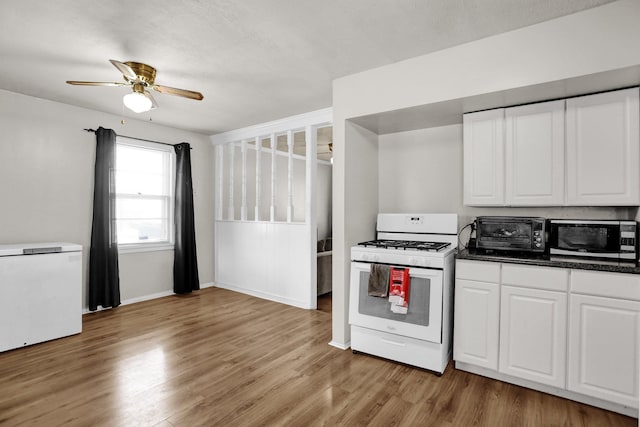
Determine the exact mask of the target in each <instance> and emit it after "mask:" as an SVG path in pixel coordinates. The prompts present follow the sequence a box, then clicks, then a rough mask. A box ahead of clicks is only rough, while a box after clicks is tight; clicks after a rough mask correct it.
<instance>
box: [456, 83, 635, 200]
mask: <svg viewBox="0 0 640 427" xmlns="http://www.w3.org/2000/svg"><path fill="white" fill-rule="evenodd" d="M639 93H640V91H639V89H638V88H633V89H624V90H618V91H613V92H606V93H600V94H596V95H588V96H581V97H576V98H569V99H566V100H559V101H551V102H541V103H537V104H530V105H523V106H520V107H511V108H498V109H495V110H487V111H481V112H478V113H468V114H465V115H464V118H463V122H464V143H463V147H464V148H463V151H464V198H463V202H464V204H465V205H471V206H639V205H640V112H639V107H638V103H639Z"/></svg>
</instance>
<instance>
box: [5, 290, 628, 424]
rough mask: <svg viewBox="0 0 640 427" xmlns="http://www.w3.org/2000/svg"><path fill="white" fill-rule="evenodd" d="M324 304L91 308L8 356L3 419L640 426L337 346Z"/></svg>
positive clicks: (199, 301) (212, 302) (209, 302)
mask: <svg viewBox="0 0 640 427" xmlns="http://www.w3.org/2000/svg"><path fill="white" fill-rule="evenodd" d="M320 307H321V309H320V310H314V311H308V310H302V309H297V308H293V307H289V306H286V305H281V304H277V303H273V302H268V301H264V300H260V299H256V298H252V297H249V296H246V295H242V294H238V293H234V292H230V291H226V290H222V289H217V288H208V289H204V290H202V291H199V292H196V293H194V294H193V295H190V296H185V297H178V296H171V297H166V298H161V299H157V300H153V301H147V302H142V303H138V304H133V305H129V306H124V307H120V308H118V309H115V310H110V311H103V312H98V313H94V314H90V315H86V316H84V330H83V332H82V334H80V335H76V336H73V337H68V338H63V339H60V340H56V341H53V342H48V343H43V344H39V345H34V346H31V347H27V348H22V349H18V350H14V351H10V352H5V353H1V354H0V425H3V426H4V425H6V426H20V425H36V426H56V425H71V426H74V425H78V426H101V425H105V426H119V425H122V426H135V425H145V426H156V425H157V426H200V425H202V426H214V425H224V426H237V425H293V426H308V425H349V426H350V425H366V424H369V425H381V426H389V425H407V426H470V425H484V426H521V425H527V426H528V425H531V426H550V425H571V426H581V425H584V426H586V425H592V426H637V421H636V420H635V419H632V418H628V417H625V416H622V415H618V414H614V413H611V412H607V411H604V410H600V409H596V408H593V407H590V406H586V405H582V404H579V403H575V402H572V401H569V400H564V399H561V398H557V397H553V396H549V395H546V394H543V393H538V392H535V391H532V390H527V389H524V388H520V387H517V386H513V385H509V384H505V383H501V382H498V381H493V380H490V379H486V378H483V377H479V376H475V375H472V374H468V373H465V372H462V371H456V370H455V369H453V367H452V366H449V368H448V369H447V371H446V372H445V374H444V375H443V376H442V377H437V376H435V375H433V374H431V373H429V372H426V371H423V370H420V369H414V368H411V367H408V366H404V365H400V364H397V363H392V362H389V361H386V360H382V359H378V358H375V357H370V356H366V355H361V354H358V355H353V354H352V353H351V352H350V351H342V350H339V349H336V348H333V347H330V346H328V345H327V343H328V342H329V341H330V339H331V315H330V301H322V302H321V304H320ZM327 307H329V309H328V310H327Z"/></svg>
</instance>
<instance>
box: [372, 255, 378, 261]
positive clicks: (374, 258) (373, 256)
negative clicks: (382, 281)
mask: <svg viewBox="0 0 640 427" xmlns="http://www.w3.org/2000/svg"><path fill="white" fill-rule="evenodd" d="M371 259H372V260H373V262H378V261H379V260H380V257H379V256H378V255H372V256H371Z"/></svg>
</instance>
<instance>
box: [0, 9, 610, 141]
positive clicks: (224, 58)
mask: <svg viewBox="0 0 640 427" xmlns="http://www.w3.org/2000/svg"><path fill="white" fill-rule="evenodd" d="M609 2H610V0H562V1H558V0H475V1H473V0H415V1H408V0H397V1H389V0H321V1H319V0H295V1H293V0H288V1H285V0H244V1H233V0H190V1H187V0H185V1H175V0H154V1H151V0H138V1H135V2H132V1H124V0H84V1H78V0H56V1H50V0H40V1H38V0H20V1H2V2H1V3H0V58H1V61H0V88H1V89H6V90H9V91H13V92H18V93H23V94H27V95H32V96H36V97H40V98H45V99H50V100H54V101H59V102H63V103H67V104H72V105H77V106H81V107H86V108H91V109H95V110H99V111H104V112H108V113H113V114H117V115H124V116H125V117H132V118H139V119H143V120H148V119H149V117H151V118H152V119H153V121H154V122H155V123H160V124H165V125H169V126H174V127H177V128H183V129H188V130H193V131H196V132H201V133H205V134H214V133H219V132H222V131H226V130H231V129H236V128H240V127H244V126H249V125H253V124H257V123H262V122H265V121H270V120H274V119H278V118H282V117H286V116H290V115H294V114H299V113H303V112H307V111H313V110H316V109H320V108H324V107H328V106H331V82H332V80H333V79H335V78H337V77H341V76H344V75H348V74H352V73H355V72H359V71H363V70H367V69H369V68H373V67H377V66H381V65H385V64H388V63H393V62H397V61H400V60H403V59H407V58H411V57H414V56H418V55H422V54H425V53H429V52H433V51H437V50H441V49H445V48H448V47H451V46H455V45H458V44H462V43H465V42H469V41H472V40H476V39H480V38H483V37H487V36H490V35H494V34H498V33H502V32H505V31H509V30H513V29H516V28H520V27H524V26H527V25H532V24H535V23H538V22H542V21H546V20H549V19H552V18H555V17H559V16H563V15H567V14H570V13H574V12H577V11H580V10H584V9H587V8H590V7H594V6H598V5H601V4H605V3H609ZM109 59H116V60H119V61H137V62H144V63H147V64H149V65H152V66H154V67H156V68H157V70H158V75H157V77H156V82H157V83H158V84H162V85H167V86H174V87H179V88H184V89H191V90H197V91H200V92H202V93H203V94H204V100H203V101H201V102H198V101H192V100H187V99H182V98H177V97H173V96H170V95H166V94H156V93H154V96H155V99H156V100H157V102H158V104H159V108H158V109H157V110H154V111H152V112H151V113H143V114H141V115H136V114H135V113H131V112H129V111H128V110H126V111H124V109H123V107H122V101H121V99H122V96H123V95H124V94H125V93H127V92H128V91H129V90H130V89H128V88H126V87H79V86H70V85H67V84H65V81H66V80H92V81H120V80H121V78H122V76H121V74H119V72H118V71H117V70H116V69H115V68H114V67H113V66H112V65H111V64H110V63H109V62H108V60H109Z"/></svg>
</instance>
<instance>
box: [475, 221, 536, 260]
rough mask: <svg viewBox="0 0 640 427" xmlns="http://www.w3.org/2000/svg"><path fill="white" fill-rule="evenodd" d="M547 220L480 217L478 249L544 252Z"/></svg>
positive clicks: (477, 235)
mask: <svg viewBox="0 0 640 427" xmlns="http://www.w3.org/2000/svg"><path fill="white" fill-rule="evenodd" d="M545 231H546V220H545V219H544V218H539V217H522V216H479V217H477V218H476V248H477V249H482V250H492V251H518V252H544V250H545Z"/></svg>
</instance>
